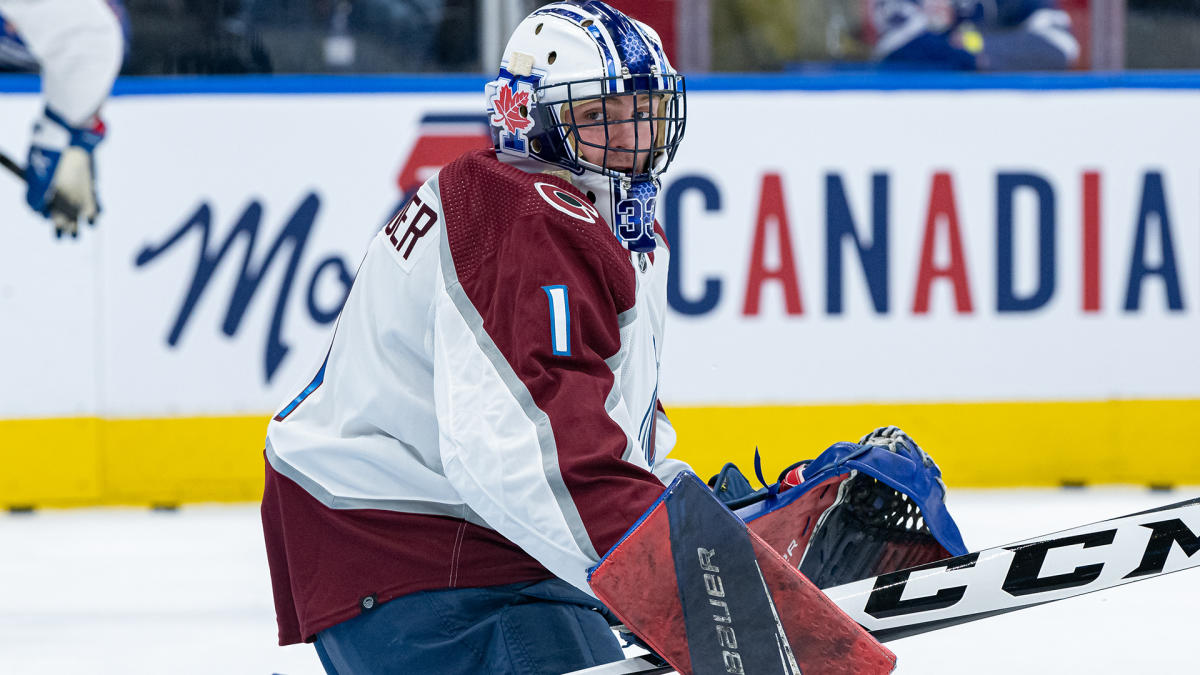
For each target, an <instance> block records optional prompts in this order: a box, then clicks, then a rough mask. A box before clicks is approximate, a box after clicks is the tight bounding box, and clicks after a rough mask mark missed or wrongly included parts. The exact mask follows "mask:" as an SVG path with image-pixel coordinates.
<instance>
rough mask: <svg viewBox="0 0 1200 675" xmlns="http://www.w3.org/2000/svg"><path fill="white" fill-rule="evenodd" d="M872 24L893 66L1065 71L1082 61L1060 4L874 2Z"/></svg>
mask: <svg viewBox="0 0 1200 675" xmlns="http://www.w3.org/2000/svg"><path fill="white" fill-rule="evenodd" d="M871 20H872V22H873V24H874V26H875V29H876V31H877V32H878V34H879V39H878V42H877V43H876V45H875V56H876V58H877V59H878V60H879V61H880V62H881V63H882V64H883V65H884V66H889V67H898V68H925V69H945V70H979V71H996V70H1060V69H1064V68H1069V67H1071V65H1072V64H1074V63H1075V61H1076V59H1078V57H1079V43H1078V42H1077V41H1076V40H1075V37H1074V36H1073V35H1072V34H1071V20H1070V17H1068V16H1067V13H1066V12H1064V11H1062V10H1061V9H1059V8H1058V3H1057V2H1056V0H989V1H986V2H985V1H983V0H872V7H871Z"/></svg>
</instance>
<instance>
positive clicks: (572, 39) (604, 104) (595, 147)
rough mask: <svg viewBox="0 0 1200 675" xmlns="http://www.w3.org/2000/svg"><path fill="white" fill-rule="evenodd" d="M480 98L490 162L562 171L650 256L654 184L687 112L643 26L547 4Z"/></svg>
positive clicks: (519, 33) (677, 81)
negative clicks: (493, 152) (484, 101)
mask: <svg viewBox="0 0 1200 675" xmlns="http://www.w3.org/2000/svg"><path fill="white" fill-rule="evenodd" d="M485 93H486V97H487V106H488V108H487V111H488V114H489V120H490V121H491V133H492V141H493V146H494V147H495V149H496V152H497V154H498V156H500V157H502V158H503V159H504V160H505V161H507V162H509V163H512V164H514V165H516V166H518V167H520V168H522V169H525V170H527V171H547V170H548V169H550V170H552V171H563V172H566V173H567V174H568V175H569V176H570V180H571V181H572V182H573V183H574V184H575V185H576V186H577V187H579V188H580V189H581V191H584V192H585V193H588V192H590V193H591V194H589V195H588V196H589V198H591V197H592V196H594V197H595V198H596V201H595V204H596V207H597V208H598V209H600V210H601V212H602V213H604V214H605V215H606V220H607V221H608V222H609V224H610V226H611V227H612V229H613V234H614V235H616V236H617V238H618V239H619V240H620V241H621V243H622V244H623V245H624V246H625V247H626V248H628V249H629V250H631V251H639V252H649V251H652V250H654V248H655V237H654V211H655V203H656V201H657V196H658V188H659V177H660V176H661V175H662V174H663V172H665V171H666V169H667V167H668V166H669V165H670V163H671V160H672V159H673V158H674V156H675V151H676V150H677V149H678V147H679V143H680V141H681V140H682V139H683V132H684V127H685V122H686V118H687V110H686V91H685V88H684V83H683V76H682V75H680V74H679V73H677V72H676V71H675V69H674V68H673V67H672V66H671V64H670V62H669V61H668V60H667V57H666V53H665V52H664V50H663V47H662V41H661V40H660V39H659V37H658V34H657V33H655V32H654V30H653V29H652V28H650V27H649V26H647V25H645V24H643V23H641V22H638V21H636V20H634V19H631V18H630V17H628V16H626V15H625V14H623V13H621V12H619V11H617V10H615V9H613V8H612V7H609V6H608V5H607V4H605V3H603V2H599V1H598V0H575V1H572V2H556V3H552V4H549V5H546V6H545V7H542V8H540V9H538V10H536V11H534V12H533V13H532V14H530V15H529V16H528V17H526V18H525V19H524V20H523V21H522V22H521V23H520V24H519V25H518V26H517V28H516V29H515V30H514V31H513V34H512V37H511V38H510V39H509V42H508V45H507V46H506V47H505V50H504V58H503V60H502V61H501V64H500V72H499V75H498V76H497V78H496V79H495V80H494V81H492V82H490V83H488V85H487V87H486V89H485Z"/></svg>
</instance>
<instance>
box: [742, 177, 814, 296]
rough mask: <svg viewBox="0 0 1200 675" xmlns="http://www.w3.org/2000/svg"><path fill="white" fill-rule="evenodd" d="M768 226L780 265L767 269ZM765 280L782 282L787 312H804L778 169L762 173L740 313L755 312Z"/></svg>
mask: <svg viewBox="0 0 1200 675" xmlns="http://www.w3.org/2000/svg"><path fill="white" fill-rule="evenodd" d="M768 226H773V227H768ZM768 229H772V230H774V231H775V232H776V238H777V239H778V240H779V266H778V267H775V268H773V269H768V268H767V266H766V262H765V260H764V259H765V257H766V248H767V230H768ZM767 281H778V282H779V283H780V284H781V285H782V286H783V297H784V302H785V305H786V307H787V313H788V314H803V313H804V306H803V304H802V303H801V300H800V279H799V277H798V276H797V275H796V261H795V259H794V258H793V257H792V237H791V233H790V232H789V229H788V219H787V209H786V208H785V207H784V204H783V184H782V181H781V180H780V178H779V174H777V173H768V174H766V175H764V176H763V180H762V188H761V190H760V192H759V198H758V219H757V221H756V223H755V226H754V250H753V252H751V254H750V274H749V278H748V279H747V280H746V301H745V304H744V305H743V307H742V314H745V315H746V316H750V315H752V314H758V303H759V299H760V296H761V295H762V287H763V284H765V283H766V282H767Z"/></svg>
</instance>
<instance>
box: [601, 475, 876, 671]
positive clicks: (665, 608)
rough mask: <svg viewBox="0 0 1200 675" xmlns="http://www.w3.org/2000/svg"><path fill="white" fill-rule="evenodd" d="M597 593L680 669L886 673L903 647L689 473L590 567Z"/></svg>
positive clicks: (644, 638) (659, 652)
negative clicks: (894, 648) (837, 600)
mask: <svg viewBox="0 0 1200 675" xmlns="http://www.w3.org/2000/svg"><path fill="white" fill-rule="evenodd" d="M589 581H590V583H591V586H592V589H593V590H594V591H595V593H596V596H597V597H598V598H599V599H600V600H602V601H603V602H604V603H605V604H606V605H608V607H609V608H610V609H611V610H612V611H613V613H614V614H616V616H617V617H618V618H620V619H621V621H622V622H624V623H625V625H626V627H628V628H629V629H630V630H631V631H632V632H633V633H634V634H635V635H637V636H638V637H639V638H641V639H642V640H643V641H645V642H646V644H647V645H648V646H649V647H650V648H651V649H653V650H654V651H655V652H657V653H658V654H659V655H660V656H662V657H663V658H664V659H666V660H667V662H669V663H670V664H671V666H672V667H674V668H675V669H676V670H678V671H679V672H680V673H694V674H696V675H709V674H710V673H712V674H716V673H735V674H749V675H760V674H774V673H781V674H783V675H797V674H798V673H801V672H803V673H805V674H806V675H814V674H816V675H820V674H823V673H847V674H849V673H855V674H860V673H861V674H865V675H871V674H874V673H890V672H891V671H892V669H893V668H895V665H896V657H895V655H894V654H892V652H890V651H889V650H888V649H887V648H885V647H884V646H883V645H881V644H880V643H879V642H878V641H876V640H875V639H874V638H873V637H871V635H870V634H868V633H867V632H866V631H865V630H864V629H863V628H862V627H861V626H859V625H858V624H857V623H855V622H854V621H853V620H852V619H851V618H850V617H849V616H847V615H846V614H845V613H843V612H842V610H840V609H839V608H838V607H837V606H836V605H835V604H833V602H831V601H830V600H829V599H828V598H827V597H826V596H825V595H824V594H823V593H822V592H821V591H820V590H818V589H817V587H816V586H814V585H813V584H812V583H810V582H809V581H808V580H807V579H806V578H805V577H804V576H803V575H802V574H801V573H800V572H799V571H798V570H797V569H796V567H795V564H794V563H789V562H788V561H786V560H784V559H783V557H782V556H780V555H779V553H777V552H776V551H775V550H773V549H772V548H771V546H769V545H768V544H767V543H766V542H765V541H763V540H762V539H761V538H760V537H759V536H758V535H756V534H754V533H753V532H751V531H750V530H749V529H747V528H746V525H745V524H744V523H743V522H742V521H741V519H739V518H738V517H737V516H735V515H734V514H733V513H732V512H731V511H730V510H729V509H727V508H726V507H725V506H724V505H723V504H721V502H720V501H718V500H717V498H716V497H715V496H714V495H713V493H712V492H711V491H710V490H709V489H708V487H707V486H705V485H704V483H702V482H701V481H700V479H698V478H697V477H696V476H695V475H694V474H691V473H683V474H680V476H679V477H678V478H677V479H675V481H674V482H673V483H671V486H670V487H668V488H667V490H666V492H664V493H663V496H662V497H660V498H659V500H658V501H657V502H655V504H654V505H653V506H652V507H651V508H650V509H649V510H648V511H647V512H646V514H645V515H643V516H642V518H641V519H640V520H639V521H638V522H637V523H636V524H634V526H633V527H632V528H630V530H629V532H627V533H626V534H625V536H624V538H623V539H622V540H621V541H620V542H619V543H618V544H617V545H616V546H614V547H613V549H612V550H611V551H609V552H608V554H607V555H605V556H604V558H603V559H602V560H601V561H600V563H599V564H598V565H597V566H596V567H595V568H593V569H592V571H591V574H590V576H589Z"/></svg>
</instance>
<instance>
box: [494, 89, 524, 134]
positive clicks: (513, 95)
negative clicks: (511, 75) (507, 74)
mask: <svg viewBox="0 0 1200 675" xmlns="http://www.w3.org/2000/svg"><path fill="white" fill-rule="evenodd" d="M497 94H498V96H497V97H496V98H494V99H492V108H493V109H494V110H495V111H496V116H495V117H493V118H492V124H503V125H504V129H505V130H506V131H508V133H510V134H515V133H517V132H518V131H524V130H526V129H528V128H529V127H531V126H533V120H531V119H529V117H528V116H527V115H528V113H526V114H522V113H521V108H523V107H526V109H528V108H527V106H528V105H529V92H527V91H522V92H520V93H517V92H514V91H513V88H512V85H511V84H508V85H505V86H503V87H500V89H499V91H498V92H497Z"/></svg>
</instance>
